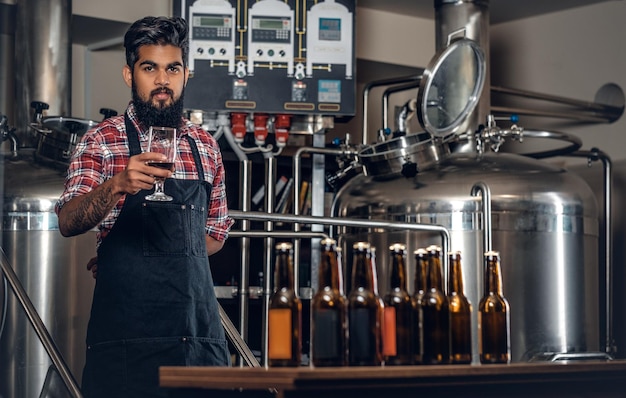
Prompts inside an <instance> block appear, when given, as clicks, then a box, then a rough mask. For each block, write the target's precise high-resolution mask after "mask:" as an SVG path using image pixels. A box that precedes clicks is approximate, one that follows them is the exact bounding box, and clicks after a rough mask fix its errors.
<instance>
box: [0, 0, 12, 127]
mask: <svg viewBox="0 0 626 398" xmlns="http://www.w3.org/2000/svg"><path fill="white" fill-rule="evenodd" d="M15 10H16V6H15V1H13V2H12V3H8V4H7V3H5V2H0V114H3V115H6V116H7V117H8V118H9V119H11V120H14V119H15V113H14V112H15V106H14V102H15V78H14V73H15V12H16V11H15Z"/></svg>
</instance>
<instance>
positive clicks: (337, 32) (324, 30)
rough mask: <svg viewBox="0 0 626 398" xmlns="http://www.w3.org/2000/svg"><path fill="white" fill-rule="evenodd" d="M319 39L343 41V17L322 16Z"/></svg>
mask: <svg viewBox="0 0 626 398" xmlns="http://www.w3.org/2000/svg"><path fill="white" fill-rule="evenodd" d="M319 39H320V40H327V41H341V19H339V18H320V24H319Z"/></svg>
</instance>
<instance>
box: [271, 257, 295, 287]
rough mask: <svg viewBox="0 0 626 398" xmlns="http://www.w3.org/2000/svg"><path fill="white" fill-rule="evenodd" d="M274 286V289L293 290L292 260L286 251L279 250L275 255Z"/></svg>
mask: <svg viewBox="0 0 626 398" xmlns="http://www.w3.org/2000/svg"><path fill="white" fill-rule="evenodd" d="M274 278H275V279H274V280H275V287H276V289H277V290H278V289H283V288H286V289H290V290H293V289H294V288H295V287H294V283H293V262H292V260H291V256H290V255H289V253H288V252H279V253H278V255H277V257H276V270H275V277H274Z"/></svg>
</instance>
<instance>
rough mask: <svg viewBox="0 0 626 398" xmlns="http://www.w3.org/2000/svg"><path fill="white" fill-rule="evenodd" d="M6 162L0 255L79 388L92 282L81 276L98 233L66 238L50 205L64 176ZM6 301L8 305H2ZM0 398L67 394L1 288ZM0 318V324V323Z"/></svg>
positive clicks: (27, 156) (28, 162)
mask: <svg viewBox="0 0 626 398" xmlns="http://www.w3.org/2000/svg"><path fill="white" fill-rule="evenodd" d="M21 156H22V158H21V159H19V160H8V159H3V160H2V162H0V164H2V169H3V176H4V192H3V201H4V206H3V218H2V221H3V228H2V248H3V250H4V251H5V253H6V255H7V258H8V260H9V262H10V263H11V265H12V266H13V268H14V270H15V273H16V274H17V276H18V277H19V279H20V281H21V284H22V285H23V287H24V289H25V290H26V291H27V293H28V295H29V297H30V299H31V301H32V303H33V305H34V306H35V307H36V308H37V312H38V314H39V316H40V317H41V318H42V321H43V323H44V324H45V325H46V328H47V329H48V331H49V332H50V335H51V337H52V339H53V340H54V342H55V343H56V345H57V347H58V349H59V351H60V353H61V355H62V357H63V359H64V360H65V362H66V363H67V365H68V367H69V369H70V371H71V372H72V374H73V375H74V378H75V379H76V380H77V381H78V382H80V379H81V373H82V368H83V365H84V359H85V336H86V328H87V321H88V319H89V310H90V307H91V296H92V292H93V286H94V281H93V279H92V277H91V273H90V272H88V271H87V270H86V268H85V265H86V264H87V262H88V261H89V259H90V258H91V257H93V256H95V232H89V233H87V234H84V235H81V236H77V237H74V238H64V237H63V236H61V234H60V233H59V231H58V223H57V217H56V214H55V213H54V204H55V202H56V200H57V199H58V197H59V196H60V194H61V191H62V189H63V179H64V173H63V172H61V171H57V170H55V169H52V168H49V167H45V166H42V165H39V164H37V163H35V162H33V160H32V159H33V153H32V152H28V151H22V152H21ZM5 298H6V302H5ZM5 304H6V310H7V312H6V314H5V322H4V324H2V325H0V333H1V335H0V364H2V366H0V397H39V396H46V397H47V396H55V397H65V396H67V393H66V392H65V390H64V386H63V385H62V384H61V380H60V378H59V377H58V374H56V372H54V371H53V370H51V369H50V365H51V364H52V362H51V361H50V359H49V358H48V355H47V353H46V351H45V349H44V347H43V346H42V344H41V342H40V341H39V339H38V337H37V335H36V334H35V332H34V330H33V328H32V326H31V325H30V323H29V321H28V319H27V318H26V315H25V313H24V310H23V309H22V307H21V306H20V304H19V303H18V301H17V300H16V298H15V296H14V295H13V292H12V291H11V290H10V288H8V289H7V286H6V284H2V285H0V312H1V311H2V308H3V307H4V306H5ZM1 315H2V314H1V313H0V319H2V317H1Z"/></svg>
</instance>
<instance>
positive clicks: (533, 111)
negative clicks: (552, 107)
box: [491, 106, 613, 123]
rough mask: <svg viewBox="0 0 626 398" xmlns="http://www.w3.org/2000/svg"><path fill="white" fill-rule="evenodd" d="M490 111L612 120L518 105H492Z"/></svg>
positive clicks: (585, 120)
mask: <svg viewBox="0 0 626 398" xmlns="http://www.w3.org/2000/svg"><path fill="white" fill-rule="evenodd" d="M491 111H492V112H499V113H506V114H516V115H529V116H543V117H554V118H559V119H572V120H577V121H579V122H588V123H610V122H612V121H613V120H611V119H608V118H606V117H601V116H594V115H585V114H583V113H580V110H578V111H576V112H572V111H570V112H556V111H545V110H538V109H527V108H519V107H510V106H492V107H491Z"/></svg>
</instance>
